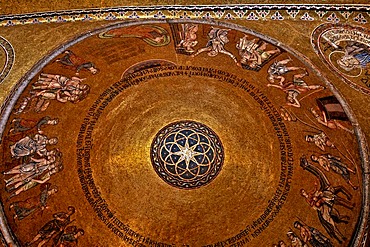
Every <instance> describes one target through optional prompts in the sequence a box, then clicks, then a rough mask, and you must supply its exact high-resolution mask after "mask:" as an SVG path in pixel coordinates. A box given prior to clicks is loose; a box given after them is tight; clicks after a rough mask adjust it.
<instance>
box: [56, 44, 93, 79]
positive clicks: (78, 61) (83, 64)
mask: <svg viewBox="0 0 370 247" xmlns="http://www.w3.org/2000/svg"><path fill="white" fill-rule="evenodd" d="M55 62H57V63H60V64H62V65H64V66H66V67H67V68H70V69H73V70H74V71H76V75H79V74H80V71H82V70H86V71H88V72H90V73H91V74H93V75H95V74H97V73H98V72H99V70H98V69H97V68H96V67H95V65H94V64H93V63H92V62H90V61H86V60H84V59H83V58H81V57H79V56H77V55H76V54H74V53H73V52H72V51H70V50H66V51H65V52H64V55H63V57H61V58H58V59H57V60H55Z"/></svg>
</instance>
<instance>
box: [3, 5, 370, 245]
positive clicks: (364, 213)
mask: <svg viewBox="0 0 370 247" xmlns="http://www.w3.org/2000/svg"><path fill="white" fill-rule="evenodd" d="M369 8H370V7H369ZM367 15H369V14H367ZM166 22H168V20H165V19H163V20H141V21H140V23H141V24H143V23H144V24H145V23H166ZM169 22H171V23H177V22H184V20H183V19H179V20H170V21H169ZM186 22H193V23H205V24H211V25H219V26H222V27H225V28H231V29H235V30H237V31H241V32H247V33H251V34H253V35H255V36H257V37H262V34H260V33H258V32H255V31H253V30H250V29H247V28H245V27H243V26H240V25H236V24H232V23H225V22H218V21H216V20H206V19H203V20H199V19H198V20H186ZM137 23H138V22H135V21H132V22H128V21H126V22H122V23H115V24H113V25H107V26H105V27H103V28H100V29H95V30H93V31H90V32H87V33H85V34H83V35H79V36H77V37H75V38H74V39H72V40H71V41H69V42H66V43H64V44H61V45H60V46H58V47H57V48H56V49H54V50H53V51H51V52H50V53H49V54H47V55H46V56H45V57H44V58H43V59H42V60H40V61H39V62H37V63H36V64H35V65H34V66H33V67H32V69H30V70H29V71H28V72H27V73H26V74H25V75H24V76H23V77H22V78H20V80H19V81H18V82H17V83H16V85H15V86H14V87H13V89H12V91H11V92H10V93H9V95H8V97H7V98H6V100H5V102H4V104H3V105H2V106H1V108H0V116H1V118H0V137H1V134H2V132H3V130H4V127H5V125H6V122H7V120H8V117H9V115H10V112H11V109H12V108H13V106H14V104H15V102H16V100H17V98H18V97H19V95H20V94H21V93H22V91H23V90H24V88H25V87H26V86H27V85H28V83H29V82H30V81H31V79H32V78H33V77H34V76H35V75H36V74H37V73H38V72H39V71H40V70H41V69H42V68H43V67H44V66H45V65H46V64H48V63H49V62H50V61H52V60H53V59H54V58H55V57H56V56H57V55H58V54H60V52H62V51H64V50H65V49H66V48H68V47H70V46H72V45H74V44H76V43H78V42H80V41H82V40H83V39H85V38H87V37H90V36H91V35H94V34H96V33H98V32H101V31H103V30H108V29H110V28H112V27H113V26H114V27H115V28H118V27H121V26H130V25H136V24H137ZM263 38H264V39H266V40H268V41H269V42H270V43H271V44H274V45H278V46H279V47H281V48H283V49H284V50H287V51H289V52H290V53H292V54H293V55H294V56H296V57H297V58H298V59H299V60H300V61H301V62H303V63H304V64H305V65H306V66H308V67H310V68H312V69H313V71H314V72H315V74H316V75H317V76H319V77H321V78H322V80H323V82H324V83H325V84H326V85H327V86H328V88H329V89H330V90H331V92H332V93H333V94H334V95H335V96H336V98H337V99H338V100H339V101H340V103H341V104H342V107H343V109H344V111H345V112H346V114H347V116H348V117H349V119H350V121H351V122H352V124H353V126H354V130H355V134H356V137H357V139H358V145H359V152H360V156H361V159H362V164H361V165H362V169H363V174H362V175H363V191H362V196H363V200H362V205H361V206H362V208H361V214H360V216H359V220H358V223H357V225H356V232H355V233H354V234H353V237H352V239H351V242H350V246H365V244H366V239H367V229H368V227H369V224H370V222H369V221H370V220H369V219H370V214H369V210H370V203H369V202H370V193H369V189H370V166H369V158H370V157H369V151H368V146H367V141H366V137H365V135H364V133H363V132H362V130H361V128H360V126H359V124H358V121H357V119H356V117H355V115H354V113H353V111H352V109H351V108H350V107H349V106H348V105H346V101H345V100H344V98H343V96H342V95H341V93H340V92H339V91H338V90H337V89H336V87H335V86H334V85H332V84H331V83H330V82H329V81H328V80H327V79H326V78H325V77H324V76H323V75H322V74H321V73H320V72H319V70H318V69H317V68H316V66H314V65H313V64H312V63H311V62H310V61H309V60H308V58H307V57H306V56H304V55H303V54H301V53H299V52H297V51H295V50H293V49H291V48H290V47H288V46H286V45H284V44H282V43H280V42H279V41H278V40H275V39H273V38H266V37H263ZM0 142H1V139H0ZM1 210H2V206H1V204H0V213H1ZM0 219H2V220H4V219H6V218H5V217H4V216H2V215H1V214H0ZM0 227H1V232H2V234H3V236H6V237H8V238H11V239H8V238H5V239H6V240H7V243H8V244H13V245H12V246H19V245H17V244H14V242H13V243H12V242H11V241H16V238H15V237H13V236H12V231H11V230H10V229H9V228H8V226H7V224H6V223H5V225H4V222H2V221H1V220H0ZM8 241H9V242H8Z"/></svg>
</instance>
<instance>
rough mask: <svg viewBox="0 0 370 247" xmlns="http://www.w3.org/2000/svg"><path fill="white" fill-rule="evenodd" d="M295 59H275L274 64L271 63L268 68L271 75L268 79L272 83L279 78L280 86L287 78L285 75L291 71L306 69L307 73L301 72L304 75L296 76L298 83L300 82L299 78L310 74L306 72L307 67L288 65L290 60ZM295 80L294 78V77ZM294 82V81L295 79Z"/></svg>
mask: <svg viewBox="0 0 370 247" xmlns="http://www.w3.org/2000/svg"><path fill="white" fill-rule="evenodd" d="M291 61H293V60H292V59H291V58H287V59H284V60H280V61H274V63H273V64H271V65H270V67H269V68H268V70H267V73H268V74H269V76H268V77H267V79H268V81H269V82H270V83H273V84H275V82H276V81H277V80H278V84H279V85H280V86H283V85H284V81H285V80H286V79H285V77H284V75H285V74H287V73H288V72H290V71H295V70H304V71H305V73H301V75H302V76H300V77H299V78H296V80H297V84H299V83H298V82H299V80H300V79H301V78H302V77H303V76H306V75H308V74H306V68H303V67H296V66H289V67H288V66H287V64H288V63H289V62H291ZM293 80H294V79H293ZM293 82H294V81H293Z"/></svg>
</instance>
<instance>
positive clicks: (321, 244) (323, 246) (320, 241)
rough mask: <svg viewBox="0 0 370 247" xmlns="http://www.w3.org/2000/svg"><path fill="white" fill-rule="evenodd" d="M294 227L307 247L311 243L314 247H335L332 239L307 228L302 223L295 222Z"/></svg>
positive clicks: (309, 227) (311, 228)
mask: <svg viewBox="0 0 370 247" xmlns="http://www.w3.org/2000/svg"><path fill="white" fill-rule="evenodd" d="M294 227H295V228H297V229H298V230H299V232H300V235H301V238H302V240H303V242H304V244H305V245H306V246H307V244H308V243H309V244H310V245H311V246H312V247H334V245H333V244H332V243H331V241H330V239H329V238H327V237H326V236H325V235H324V234H322V233H321V232H320V231H319V230H317V229H315V228H313V227H311V226H307V225H305V224H303V223H301V222H300V221H296V222H294Z"/></svg>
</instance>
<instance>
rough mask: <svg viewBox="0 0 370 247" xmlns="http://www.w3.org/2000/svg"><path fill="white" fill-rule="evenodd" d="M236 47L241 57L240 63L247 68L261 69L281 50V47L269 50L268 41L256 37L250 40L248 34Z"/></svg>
mask: <svg viewBox="0 0 370 247" xmlns="http://www.w3.org/2000/svg"><path fill="white" fill-rule="evenodd" d="M236 49H238V51H239V55H240V57H241V60H240V65H241V66H242V67H243V68H245V69H252V70H259V69H260V68H261V67H262V66H263V64H264V63H265V62H267V61H268V60H269V59H270V58H271V56H272V55H274V54H277V53H279V52H280V49H279V48H276V49H275V50H267V51H266V49H267V43H266V42H264V41H262V40H259V41H257V40H256V39H252V40H249V39H248V35H244V37H243V38H240V39H239V42H238V43H237V44H236Z"/></svg>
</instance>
